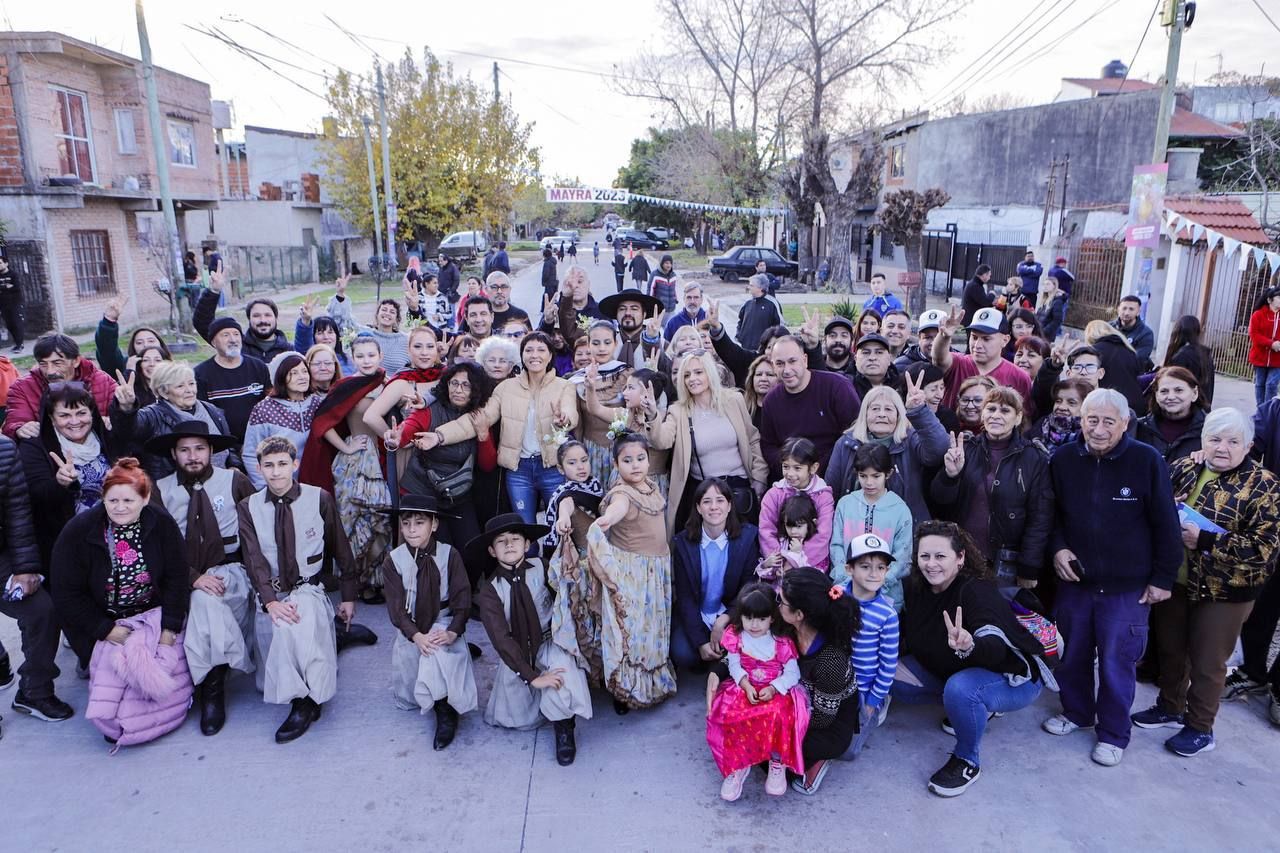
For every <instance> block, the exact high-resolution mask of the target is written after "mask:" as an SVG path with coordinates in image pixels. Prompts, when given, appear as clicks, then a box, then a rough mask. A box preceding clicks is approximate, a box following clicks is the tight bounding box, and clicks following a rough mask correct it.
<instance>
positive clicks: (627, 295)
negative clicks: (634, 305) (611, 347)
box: [600, 287, 662, 320]
mask: <svg viewBox="0 0 1280 853" xmlns="http://www.w3.org/2000/svg"><path fill="white" fill-rule="evenodd" d="M624 302H639V303H640V306H641V310H643V311H644V315H645V316H646V317H648V316H649V315H650V314H652V313H653V309H655V308H657V309H659V310H661V309H662V302H661V301H660V300H659V299H658V298H657V297H656V296H650V295H649V294H647V293H645V292H644V291H642V290H636V289H635V288H634V287H630V288H627V289H626V290H624V291H622V292H621V293H611V294H610V295H608V296H606V297H605V298H604V299H601V300H600V313H601V314H603V315H604V316H606V317H608V318H609V319H610V320H616V319H618V309H619V308H620V307H622V303H624Z"/></svg>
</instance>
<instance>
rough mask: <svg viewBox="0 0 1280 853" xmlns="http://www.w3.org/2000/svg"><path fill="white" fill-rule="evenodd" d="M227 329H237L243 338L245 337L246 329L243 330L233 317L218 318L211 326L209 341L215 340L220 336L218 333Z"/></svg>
mask: <svg viewBox="0 0 1280 853" xmlns="http://www.w3.org/2000/svg"><path fill="white" fill-rule="evenodd" d="M227 329H235V330H236V331H237V332H239V333H240V334H241V335H242V336H243V335H244V329H241V328H240V324H239V323H237V322H236V321H235V320H234V319H232V318H231V317H216V318H214V321H213V322H212V323H210V324H209V338H208V340H213V339H214V338H216V337H217V336H218V332H222V331H225V330H227Z"/></svg>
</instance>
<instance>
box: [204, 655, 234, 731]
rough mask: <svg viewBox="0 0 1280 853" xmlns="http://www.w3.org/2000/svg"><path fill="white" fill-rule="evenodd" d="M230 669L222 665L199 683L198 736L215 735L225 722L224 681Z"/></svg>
mask: <svg viewBox="0 0 1280 853" xmlns="http://www.w3.org/2000/svg"><path fill="white" fill-rule="evenodd" d="M229 668H230V667H228V666H227V664H225V663H222V664H218V665H217V666H215V667H214V668H213V669H211V670H209V674H208V675H206V676H205V677H204V681H202V682H200V734H202V735H216V734H217V733H218V732H220V731H222V726H223V724H225V723H226V722H227V702H226V699H227V696H226V680H227V670H228V669H229Z"/></svg>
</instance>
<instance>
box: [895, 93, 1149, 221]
mask: <svg viewBox="0 0 1280 853" xmlns="http://www.w3.org/2000/svg"><path fill="white" fill-rule="evenodd" d="M1158 107H1159V93H1158V92H1139V93H1135V94H1132V95H1118V96H1116V97H1109V98H1093V99H1089V100H1079V101H1067V102H1061V103H1054V104H1042V105H1040V106H1034V107H1026V108H1023V109H1018V110H1003V111H1000V112H993V113H980V114H977V115H967V116H956V117H955V118H948V119H941V120H938V121H931V122H928V123H926V124H924V125H921V126H920V128H919V129H918V130H916V131H913V132H912V133H911V134H910V136H915V137H918V141H917V142H916V143H915V144H914V146H912V145H909V147H908V152H907V153H908V170H909V172H908V174H909V175H910V176H911V181H910V184H911V185H912V186H914V187H915V188H916V189H927V188H929V187H942V188H943V189H945V190H946V191H947V192H949V193H950V194H951V200H952V204H955V205H957V206H965V205H972V206H981V205H987V206H1006V205H1030V206H1037V205H1042V204H1043V203H1044V199H1045V187H1046V181H1047V179H1048V174H1049V164H1050V162H1051V161H1052V160H1053V159H1054V157H1059V158H1060V157H1061V156H1062V155H1063V154H1066V153H1070V155H1071V173H1070V186H1069V187H1068V195H1067V200H1068V204H1069V205H1081V204H1112V203H1119V202H1125V201H1127V200H1128V198H1129V189H1130V184H1131V182H1132V177H1133V167H1134V166H1135V165H1137V164H1139V163H1146V162H1148V161H1149V160H1150V158H1151V147H1152V135H1153V133H1154V130H1155V124H1156V113H1157V111H1158ZM912 160H914V161H915V165H914V166H912V165H911V161H912ZM1036 231H1037V236H1038V234H1039V228H1038V227H1037V229H1036Z"/></svg>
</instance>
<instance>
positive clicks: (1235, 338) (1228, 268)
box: [1175, 243, 1280, 376]
mask: <svg viewBox="0 0 1280 853" xmlns="http://www.w3.org/2000/svg"><path fill="white" fill-rule="evenodd" d="M1179 248H1181V249H1185V248H1187V247H1182V246H1180V247H1179ZM1271 248H1274V247H1271ZM1248 250H1249V249H1248V247H1247V246H1246V247H1241V249H1240V251H1246V252H1247V251H1248ZM1239 258H1240V256H1239V255H1238V254H1237V255H1233V256H1231V257H1229V258H1224V257H1223V255H1222V250H1221V249H1217V248H1215V249H1213V250H1212V251H1210V250H1209V249H1208V248H1207V247H1206V246H1205V245H1204V244H1203V243H1199V244H1196V245H1195V246H1193V247H1190V253H1189V257H1188V258H1187V265H1186V270H1185V272H1184V273H1183V276H1184V277H1183V281H1185V282H1186V286H1185V287H1184V288H1182V297H1181V299H1180V301H1179V303H1178V305H1177V306H1176V308H1175V311H1176V316H1178V317H1181V316H1183V315H1185V314H1190V315H1192V316H1193V317H1196V318H1198V319H1199V320H1200V326H1201V328H1202V329H1203V331H1202V334H1201V342H1202V343H1203V344H1204V345H1205V346H1207V347H1209V348H1210V349H1211V350H1213V360H1214V363H1215V365H1216V366H1217V369H1218V372H1219V373H1225V374H1228V375H1230V376H1249V375H1251V374H1252V372H1253V368H1252V367H1251V366H1250V364H1249V316H1250V315H1251V314H1252V313H1253V306H1254V305H1255V303H1257V301H1258V299H1259V298H1260V296H1261V295H1262V291H1264V290H1266V289H1267V288H1268V287H1273V286H1275V285H1277V284H1280V270H1273V269H1272V268H1271V267H1270V265H1269V264H1267V263H1265V262H1264V263H1263V264H1262V265H1261V266H1259V265H1258V264H1257V263H1256V262H1255V261H1254V258H1253V257H1252V255H1250V257H1249V265H1248V267H1246V268H1245V270H1244V272H1241V271H1240V266H1239ZM1211 261H1212V264H1213V268H1212V269H1208V267H1209V264H1210V262H1211ZM1206 285H1207V287H1208V292H1207V293H1206Z"/></svg>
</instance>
